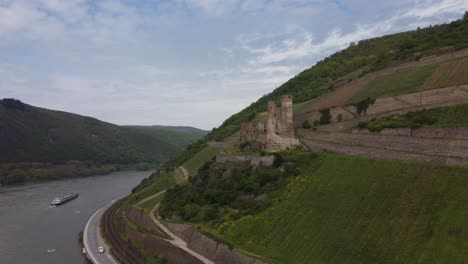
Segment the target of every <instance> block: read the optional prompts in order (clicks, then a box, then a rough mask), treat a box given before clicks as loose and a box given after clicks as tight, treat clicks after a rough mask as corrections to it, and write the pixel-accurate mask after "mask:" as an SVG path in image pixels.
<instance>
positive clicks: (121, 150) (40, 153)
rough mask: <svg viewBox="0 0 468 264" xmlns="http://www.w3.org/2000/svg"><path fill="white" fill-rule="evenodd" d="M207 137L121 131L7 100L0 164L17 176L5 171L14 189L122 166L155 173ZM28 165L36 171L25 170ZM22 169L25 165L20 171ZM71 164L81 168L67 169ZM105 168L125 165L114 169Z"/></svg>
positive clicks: (0, 105) (0, 125) (0, 106)
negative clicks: (31, 182) (30, 182)
mask: <svg viewBox="0 0 468 264" xmlns="http://www.w3.org/2000/svg"><path fill="white" fill-rule="evenodd" d="M169 134H170V135H171V136H172V139H169V138H170V137H169ZM204 134H205V132H204V131H201V130H197V129H191V128H171V127H150V128H144V127H120V126H117V125H113V124H110V123H106V122H102V121H99V120H97V119H94V118H90V117H84V116H80V115H76V114H71V113H66V112H60V111H53V110H48V109H42V108H37V107H33V106H30V105H27V104H24V103H22V102H20V101H18V100H14V99H3V100H0V149H1V150H2V151H0V163H4V164H5V163H8V164H12V166H10V167H11V168H12V170H0V177H6V178H8V180H6V182H9V183H13V182H22V181H23V179H24V180H26V181H28V180H47V179H57V178H63V177H78V176H86V175H91V174H101V173H108V172H110V171H114V170H116V169H118V168H120V167H122V166H125V167H137V168H139V169H150V168H154V167H156V166H157V165H158V164H160V163H161V162H163V161H165V160H167V159H169V158H171V157H173V156H174V155H176V154H178V153H180V152H181V151H182V149H183V148H184V147H185V146H186V145H187V144H188V143H189V142H193V141H195V140H197V139H199V138H201V137H202V136H203V135H204ZM26 162H27V163H29V164H33V166H34V168H32V169H31V168H29V167H28V166H23V165H24V164H25V163H26ZM31 162H34V163H31ZM16 163H21V164H18V165H17V166H16V165H15V164H16ZM39 163H40V164H41V165H40V166H39V165H38V164H39ZM70 164H72V165H76V166H66V165H70ZM80 164H81V165H82V166H78V165H80ZM104 164H119V165H114V167H112V168H111V167H110V165H104ZM52 166H56V167H55V168H51V167H52ZM106 166H107V167H106ZM18 167H19V168H18ZM116 167H118V168H116ZM13 170H19V171H16V172H14V171H13ZM19 172H21V173H19ZM20 174H25V177H22V176H19V179H18V180H15V179H14V177H15V175H20ZM3 182H5V181H3Z"/></svg>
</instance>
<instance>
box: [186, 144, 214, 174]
mask: <svg viewBox="0 0 468 264" xmlns="http://www.w3.org/2000/svg"><path fill="white" fill-rule="evenodd" d="M220 151H221V150H220V149H217V148H213V147H206V148H204V149H203V150H201V151H200V152H198V153H196V154H195V155H194V156H193V157H192V158H191V159H189V160H187V161H186V162H185V163H184V164H182V166H183V167H184V168H185V169H186V170H187V171H188V173H189V175H190V176H195V175H197V173H198V170H199V169H200V168H201V167H202V166H203V165H204V164H205V163H206V162H208V161H210V160H211V159H212V158H214V157H215V156H216V155H217V154H218V153H219V152H220Z"/></svg>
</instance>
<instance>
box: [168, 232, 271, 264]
mask: <svg viewBox="0 0 468 264" xmlns="http://www.w3.org/2000/svg"><path fill="white" fill-rule="evenodd" d="M166 226H167V228H169V230H171V232H173V233H174V234H176V235H177V236H179V237H180V238H182V239H183V240H184V241H186V242H187V246H188V247H189V248H190V249H192V250H193V251H195V252H197V253H199V254H202V255H203V256H205V257H207V258H208V259H210V260H212V261H214V262H215V263H221V264H224V263H225V264H264V262H263V261H260V260H258V259H255V258H252V257H248V256H245V255H243V254H241V253H240V252H237V251H236V250H232V249H230V248H229V247H228V246H227V245H225V244H223V243H220V242H217V241H215V240H213V239H211V238H209V237H207V236H206V235H204V234H202V233H201V232H200V231H198V230H197V229H196V228H194V227H193V226H191V225H187V224H172V223H168V224H166Z"/></svg>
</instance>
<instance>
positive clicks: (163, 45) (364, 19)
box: [0, 0, 468, 128]
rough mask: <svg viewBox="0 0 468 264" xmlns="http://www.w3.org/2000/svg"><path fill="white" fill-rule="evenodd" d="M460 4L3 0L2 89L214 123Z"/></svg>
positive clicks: (119, 111)
mask: <svg viewBox="0 0 468 264" xmlns="http://www.w3.org/2000/svg"><path fill="white" fill-rule="evenodd" d="M467 2H468V1H462V0H442V1H437V2H435V1H434V2H432V1H417V2H412V3H408V1H403V0H396V1H387V2H385V3H377V2H375V1H370V0H365V1H358V0H343V1H340V2H335V1H326V0H225V1H221V0H177V1H133V2H132V1H127V0H66V1H62V0H34V1H32V0H0V94H1V95H2V96H4V97H16V98H19V99H21V100H23V101H25V102H26V103H30V104H33V105H38V106H42V107H47V108H52V109H60V110H65V111H70V112H76V113H79V114H84V115H90V116H94V117H97V118H100V119H102V120H105V121H109V122H114V123H118V124H142V125H151V124H171V125H193V126H198V127H202V128H212V127H213V126H216V125H219V124H221V123H222V121H223V120H225V119H226V117H228V116H229V115H231V114H234V113H235V112H237V111H239V110H241V109H243V108H244V107H246V106H247V105H249V104H250V103H251V102H252V101H255V100H256V99H258V98H259V97H260V96H262V95H264V94H266V93H269V92H271V91H272V90H273V89H274V88H276V87H278V86H279V85H281V84H282V83H284V82H285V81H287V80H288V79H290V78H291V77H293V76H294V75H296V74H298V73H299V72H300V71H302V70H304V69H306V68H308V67H310V66H311V65H312V64H314V63H315V62H316V61H318V60H319V59H322V58H324V57H325V56H328V55H330V54H331V53H333V52H334V51H337V50H339V49H341V48H344V47H346V46H347V45H349V43H350V42H351V41H358V40H360V39H362V38H369V37H375V36H379V35H383V34H386V33H392V32H397V31H400V30H407V29H411V28H414V27H417V26H419V25H421V26H424V25H428V24H429V23H431V24H435V23H440V22H445V21H447V20H449V19H453V18H459V17H460V16H461V14H462V13H463V9H464V8H467ZM382 6H385V12H379V16H378V17H377V16H376V15H375V13H376V12H377V11H378V10H379V8H382ZM346 9H349V10H352V11H353V12H349V10H346ZM364 9H365V10H368V11H366V12H364V11H362V10H364ZM356 12H357V14H354V13H356ZM359 12H360V13H359ZM351 16H353V17H352V19H350V17H351ZM330 18H333V19H330Z"/></svg>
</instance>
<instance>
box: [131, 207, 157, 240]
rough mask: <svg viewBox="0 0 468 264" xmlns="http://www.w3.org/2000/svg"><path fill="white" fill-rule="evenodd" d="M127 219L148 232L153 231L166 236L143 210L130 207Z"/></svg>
mask: <svg viewBox="0 0 468 264" xmlns="http://www.w3.org/2000/svg"><path fill="white" fill-rule="evenodd" d="M126 214H127V218H128V219H129V220H130V221H132V222H134V223H135V224H137V225H138V226H141V227H143V228H144V229H146V230H149V231H152V232H154V233H156V234H160V235H164V233H163V232H162V231H161V230H160V229H159V228H158V226H156V225H155V224H154V223H153V220H151V218H149V216H148V215H146V214H145V213H144V212H143V210H139V209H137V208H134V207H131V206H129V207H128V208H127V212H126Z"/></svg>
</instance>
